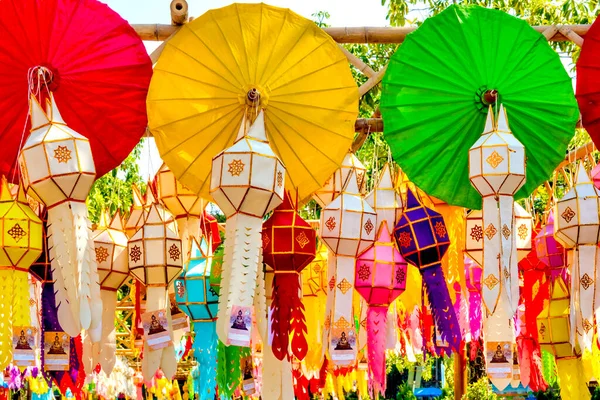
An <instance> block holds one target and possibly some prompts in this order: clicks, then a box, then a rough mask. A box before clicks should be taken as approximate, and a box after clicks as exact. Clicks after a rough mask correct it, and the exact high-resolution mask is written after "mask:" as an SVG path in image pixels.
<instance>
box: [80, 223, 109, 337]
mask: <svg viewBox="0 0 600 400" xmlns="http://www.w3.org/2000/svg"><path fill="white" fill-rule="evenodd" d="M86 219H87V218H86ZM87 221H88V230H87V231H88V254H87V258H88V265H89V266H90V294H91V299H90V312H91V322H90V328H89V334H90V337H91V339H92V342H94V343H99V342H100V340H101V339H102V324H103V322H102V321H103V319H102V316H103V311H104V307H103V297H102V294H101V290H100V276H99V275H98V263H96V253H95V250H94V240H93V238H92V230H91V229H90V228H91V226H90V225H91V223H90V221H89V219H88V220H87ZM115 295H116V294H115ZM113 320H114V312H113ZM107 323H109V324H110V325H113V326H114V322H113V321H110V322H107Z"/></svg>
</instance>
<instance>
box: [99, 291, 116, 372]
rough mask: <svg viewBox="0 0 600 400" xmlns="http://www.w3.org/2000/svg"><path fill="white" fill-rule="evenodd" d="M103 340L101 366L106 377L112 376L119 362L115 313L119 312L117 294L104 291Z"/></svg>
mask: <svg viewBox="0 0 600 400" xmlns="http://www.w3.org/2000/svg"><path fill="white" fill-rule="evenodd" d="M101 296H102V308H103V313H102V317H103V321H102V338H103V340H102V341H101V342H100V360H99V362H100V366H101V367H102V370H103V371H104V372H105V373H106V375H110V373H111V372H112V370H113V368H114V367H115V363H116V361H117V358H116V355H115V353H116V351H117V334H116V331H115V324H114V320H115V311H116V310H117V292H113V291H110V290H102V291H101Z"/></svg>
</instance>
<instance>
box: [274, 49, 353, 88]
mask: <svg viewBox="0 0 600 400" xmlns="http://www.w3.org/2000/svg"><path fill="white" fill-rule="evenodd" d="M326 43H327V40H323V41H322V42H321V43H320V44H319V45H318V46H316V47H314V48H313V49H312V50H311V51H309V52H308V53H306V54H305V55H304V56H303V57H302V58H301V59H299V60H298V61H296V62H295V63H294V64H292V65H290V66H289V67H288V68H287V69H286V70H284V71H282V72H280V73H279V75H277V77H273V76H271V77H269V82H276V81H277V80H278V79H279V78H281V77H282V76H283V75H285V74H287V73H288V72H289V71H290V70H292V69H293V68H295V67H297V66H298V64H300V63H301V62H302V61H304V60H306V58H307V57H309V56H310V55H312V54H313V53H314V52H315V51H317V50H319V49H320V48H321V47H323V45H325V44H326ZM347 60H348V59H347V58H345V57H344V61H347ZM336 63H337V62H334V63H332V64H330V65H335V64H336ZM277 87H279V86H277ZM277 87H275V88H273V89H272V90H275V89H277Z"/></svg>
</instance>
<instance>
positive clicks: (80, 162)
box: [19, 93, 102, 342]
mask: <svg viewBox="0 0 600 400" xmlns="http://www.w3.org/2000/svg"><path fill="white" fill-rule="evenodd" d="M30 109H31V134H30V135H29V137H28V138H27V140H26V142H25V144H24V145H23V149H22V150H21V153H20V155H19V163H20V169H21V177H22V181H23V186H24V189H25V191H26V193H27V194H28V195H30V196H32V197H33V198H35V199H36V200H38V201H41V202H42V203H44V204H45V205H46V208H47V210H48V241H49V247H50V249H51V250H50V257H51V259H52V262H51V263H52V268H53V271H54V279H55V280H56V281H55V291H56V296H57V299H56V300H57V307H58V319H59V321H60V325H61V327H62V328H63V330H64V331H65V332H66V333H68V334H69V335H70V336H77V335H78V334H79V332H80V331H81V329H89V330H90V334H91V335H92V340H93V341H94V342H98V341H99V340H100V336H101V323H102V301H101V296H100V285H99V283H98V271H97V264H96V261H95V257H94V254H93V252H94V246H93V240H92V231H91V223H90V221H89V219H88V215H87V207H86V204H85V200H86V198H87V195H88V193H89V191H90V188H91V186H92V184H93V183H94V180H95V178H96V171H95V168H94V159H93V156H92V151H91V148H90V143H89V141H88V139H86V138H85V137H84V136H82V135H80V134H79V133H77V132H75V131H74V130H72V129H71V128H69V127H68V126H67V124H66V123H65V121H64V120H63V119H62V117H61V115H60V113H59V111H58V108H57V107H56V103H55V102H54V97H53V95H52V94H51V93H50V95H49V98H48V100H47V112H44V111H43V110H42V108H41V106H40V104H39V103H38V101H37V99H36V98H35V96H31V99H30Z"/></svg>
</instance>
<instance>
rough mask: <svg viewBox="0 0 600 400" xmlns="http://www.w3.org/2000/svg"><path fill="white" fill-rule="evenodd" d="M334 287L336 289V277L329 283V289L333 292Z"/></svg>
mask: <svg viewBox="0 0 600 400" xmlns="http://www.w3.org/2000/svg"><path fill="white" fill-rule="evenodd" d="M334 287H335V276H332V277H331V280H330V281H329V289H330V290H333V288H334Z"/></svg>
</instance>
